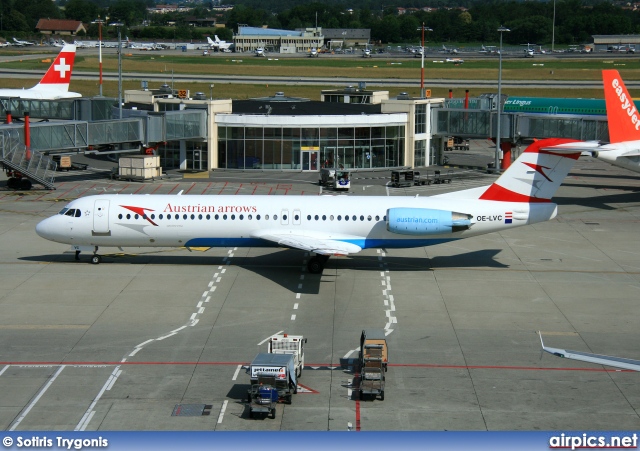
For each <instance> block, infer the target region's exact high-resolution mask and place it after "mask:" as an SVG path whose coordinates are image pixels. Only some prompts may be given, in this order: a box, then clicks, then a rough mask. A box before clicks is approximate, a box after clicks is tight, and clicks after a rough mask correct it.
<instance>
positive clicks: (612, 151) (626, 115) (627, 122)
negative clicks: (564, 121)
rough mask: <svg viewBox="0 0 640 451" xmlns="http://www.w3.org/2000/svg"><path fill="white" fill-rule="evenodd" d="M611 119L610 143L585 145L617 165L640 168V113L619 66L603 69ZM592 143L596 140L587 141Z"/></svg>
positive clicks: (633, 168) (608, 111) (595, 153)
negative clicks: (618, 69)
mask: <svg viewBox="0 0 640 451" xmlns="http://www.w3.org/2000/svg"><path fill="white" fill-rule="evenodd" d="M602 80H603V82H604V99H605V103H606V106H607V118H608V122H609V141H610V143H609V144H605V145H597V143H596V145H595V146H592V147H591V148H588V149H585V150H588V151H590V152H591V155H593V156H594V157H595V158H598V159H599V160H602V161H606V162H607V163H610V164H612V165H614V166H619V167H622V168H626V169H629V170H631V171H634V172H640V159H639V158H638V157H640V113H639V112H638V109H637V108H636V106H635V104H634V102H633V98H632V97H631V96H630V95H629V91H627V88H626V86H625V84H624V81H622V77H620V73H619V72H618V71H617V70H615V69H607V70H603V71H602ZM585 144H587V145H592V144H593V143H585Z"/></svg>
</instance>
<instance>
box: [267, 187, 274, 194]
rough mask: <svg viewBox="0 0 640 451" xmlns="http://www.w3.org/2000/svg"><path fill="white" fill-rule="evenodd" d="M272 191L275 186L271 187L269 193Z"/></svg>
mask: <svg viewBox="0 0 640 451" xmlns="http://www.w3.org/2000/svg"><path fill="white" fill-rule="evenodd" d="M271 191H273V187H271V188H269V194H271ZM269 194H267V196H268V195H269Z"/></svg>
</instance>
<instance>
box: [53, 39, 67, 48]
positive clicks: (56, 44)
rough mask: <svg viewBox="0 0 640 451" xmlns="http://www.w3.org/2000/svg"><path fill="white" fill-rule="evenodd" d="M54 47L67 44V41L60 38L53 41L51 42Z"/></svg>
mask: <svg viewBox="0 0 640 451" xmlns="http://www.w3.org/2000/svg"><path fill="white" fill-rule="evenodd" d="M52 45H53V46H54V47H60V48H62V47H64V46H65V45H67V43H66V42H65V40H64V39H60V40H59V41H54V42H53V44H52Z"/></svg>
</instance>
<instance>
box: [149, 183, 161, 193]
mask: <svg viewBox="0 0 640 451" xmlns="http://www.w3.org/2000/svg"><path fill="white" fill-rule="evenodd" d="M161 186H162V183H161V184H159V185H158V186H156V189H154V190H153V191H151V194H153V193H155V192H156V191H158V190H159V189H160V187H161Z"/></svg>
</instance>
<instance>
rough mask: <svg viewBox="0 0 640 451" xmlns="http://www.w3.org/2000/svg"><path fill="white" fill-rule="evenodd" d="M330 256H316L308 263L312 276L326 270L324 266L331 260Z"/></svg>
mask: <svg viewBox="0 0 640 451" xmlns="http://www.w3.org/2000/svg"><path fill="white" fill-rule="evenodd" d="M329 257H330V256H329V255H314V256H313V257H311V258H310V259H309V262H308V263H307V270H308V271H309V272H310V273H311V274H320V273H322V271H323V270H324V265H325V264H326V263H327V261H328V260H329Z"/></svg>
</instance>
